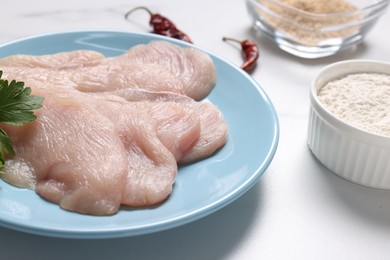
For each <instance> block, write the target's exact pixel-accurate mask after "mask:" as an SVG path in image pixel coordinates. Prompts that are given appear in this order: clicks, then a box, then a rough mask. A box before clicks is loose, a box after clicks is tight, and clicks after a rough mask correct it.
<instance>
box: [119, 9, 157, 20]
mask: <svg viewBox="0 0 390 260" xmlns="http://www.w3.org/2000/svg"><path fill="white" fill-rule="evenodd" d="M140 9H141V10H144V11H146V12H148V13H149V15H150V16H152V15H153V12H152V11H150V9H149V8H147V7H145V6H139V7H136V8H133V9H131V10H130V11H128V12H127V13H126V14H125V19H127V18H128V17H129V15H130V14H132V13H133V12H134V11H137V10H140Z"/></svg>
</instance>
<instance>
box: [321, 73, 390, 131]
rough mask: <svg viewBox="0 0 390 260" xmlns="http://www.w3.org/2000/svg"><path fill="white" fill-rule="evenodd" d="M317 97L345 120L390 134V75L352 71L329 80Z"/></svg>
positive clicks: (356, 125)
mask: <svg viewBox="0 0 390 260" xmlns="http://www.w3.org/2000/svg"><path fill="white" fill-rule="evenodd" d="M318 98H319V100H320V101H321V103H322V104H323V105H324V106H325V107H326V108H327V109H328V110H329V111H331V112H332V114H334V115H335V116H336V117H338V118H340V119H341V120H343V121H344V122H346V123H349V124H351V125H354V126H355V127H357V128H360V129H363V130H366V131H368V132H371V133H374V134H378V135H385V136H390V75H387V74H376V73H357V74H350V75H347V76H345V77H343V78H341V79H338V80H334V81H331V82H329V83H328V84H326V85H325V86H324V87H322V88H321V89H320V91H319V92H318Z"/></svg>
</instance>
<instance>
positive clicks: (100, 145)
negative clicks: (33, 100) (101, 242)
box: [2, 93, 128, 215]
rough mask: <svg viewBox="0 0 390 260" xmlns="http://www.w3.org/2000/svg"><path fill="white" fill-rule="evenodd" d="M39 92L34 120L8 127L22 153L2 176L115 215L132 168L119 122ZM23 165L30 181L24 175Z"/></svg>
mask: <svg viewBox="0 0 390 260" xmlns="http://www.w3.org/2000/svg"><path fill="white" fill-rule="evenodd" d="M36 94H37V93H36ZM39 94H41V95H42V96H44V97H45V102H44V106H43V108H42V109H40V110H38V111H37V112H36V113H37V115H38V119H37V120H36V121H35V122H33V123H31V124H26V125H24V126H21V127H11V126H4V129H5V130H6V131H7V132H8V133H9V135H10V138H11V139H12V140H13V142H14V146H15V151H16V154H17V155H16V156H15V157H14V158H12V160H9V161H7V164H6V168H5V172H6V174H4V176H2V178H3V179H4V180H6V181H8V182H11V183H13V184H15V185H17V186H30V187H31V186H32V185H33V186H34V187H35V190H36V192H37V193H38V194H40V195H41V196H42V197H44V198H46V199H48V200H50V201H53V202H55V203H58V204H59V205H60V206H61V207H62V208H64V209H67V210H70V211H77V212H80V213H85V214H94V215H110V214H114V213H115V212H117V210H118V208H119V206H120V204H121V200H122V196H121V192H122V191H123V189H124V182H125V180H126V173H127V171H128V163H127V156H126V155H127V153H126V151H125V149H124V146H123V144H122V141H121V139H120V138H119V136H118V134H117V131H116V128H115V125H114V123H113V122H112V121H111V120H109V119H108V118H104V117H102V116H101V115H100V114H99V113H97V112H96V111H94V110H92V109H88V108H87V107H85V106H83V105H82V104H80V103H79V102H76V101H74V100H73V99H71V98H64V97H58V96H56V95H50V94H48V93H39ZM113 151H115V152H113ZM18 168H19V169H20V168H22V169H23V170H24V172H25V174H24V175H25V176H26V175H28V176H29V179H28V180H20V178H19V177H18ZM26 172H29V173H28V174H27V173H26ZM113 191H115V192H113Z"/></svg>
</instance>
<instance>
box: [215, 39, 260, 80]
mask: <svg viewBox="0 0 390 260" xmlns="http://www.w3.org/2000/svg"><path fill="white" fill-rule="evenodd" d="M222 40H224V41H234V42H238V43H240V44H241V49H242V52H243V54H244V57H245V60H244V63H243V64H242V65H241V68H242V69H243V70H245V71H246V72H250V71H252V70H253V68H254V67H255V66H256V63H257V59H258V58H259V48H258V47H257V44H256V43H255V42H253V41H250V40H244V41H239V40H236V39H232V38H228V37H223V38H222Z"/></svg>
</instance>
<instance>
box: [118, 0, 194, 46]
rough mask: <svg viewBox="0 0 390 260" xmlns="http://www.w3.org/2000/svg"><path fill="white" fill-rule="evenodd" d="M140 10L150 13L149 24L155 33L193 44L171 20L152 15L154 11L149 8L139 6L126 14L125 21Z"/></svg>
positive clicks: (155, 14) (156, 14)
mask: <svg viewBox="0 0 390 260" xmlns="http://www.w3.org/2000/svg"><path fill="white" fill-rule="evenodd" d="M140 9H142V10H145V11H146V12H148V13H149V15H150V21H149V23H150V25H151V26H152V27H153V32H154V33H156V34H160V35H163V36H168V37H171V38H175V39H179V40H182V41H185V42H189V43H192V41H191V39H190V37H188V35H187V34H185V33H184V32H182V31H180V30H179V29H178V28H177V27H176V25H175V24H174V23H173V22H172V21H171V20H169V19H168V18H166V17H165V16H162V15H160V14H158V13H152V11H150V10H149V9H148V8H147V7H144V6H139V7H136V8H134V9H132V10H130V11H128V12H127V13H126V14H125V19H127V18H128V17H129V15H130V14H131V13H132V12H134V11H136V10H140Z"/></svg>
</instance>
